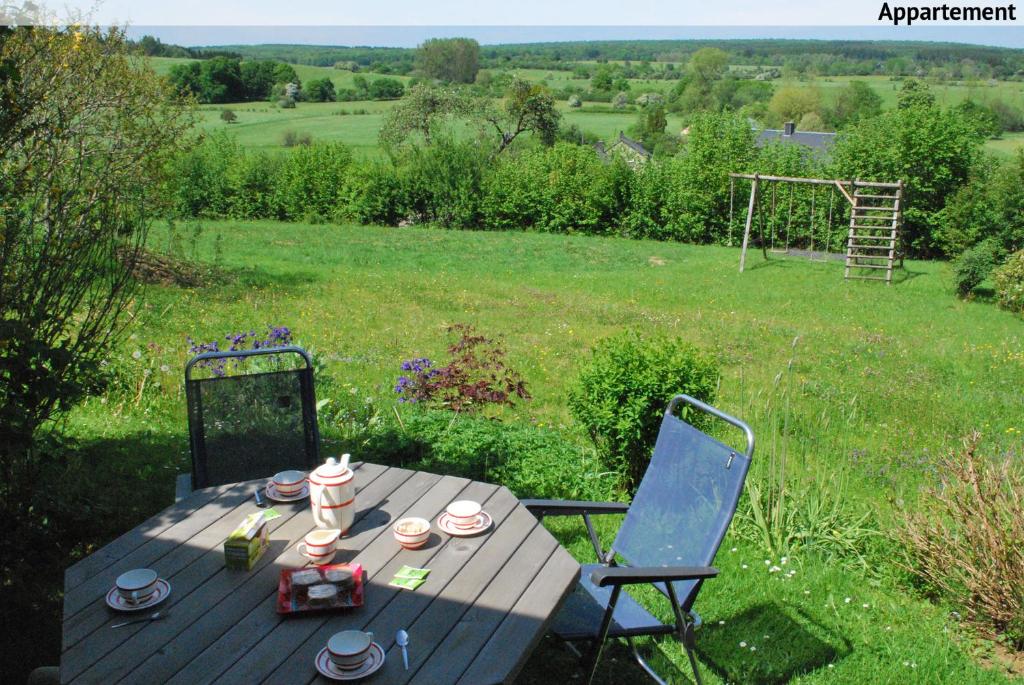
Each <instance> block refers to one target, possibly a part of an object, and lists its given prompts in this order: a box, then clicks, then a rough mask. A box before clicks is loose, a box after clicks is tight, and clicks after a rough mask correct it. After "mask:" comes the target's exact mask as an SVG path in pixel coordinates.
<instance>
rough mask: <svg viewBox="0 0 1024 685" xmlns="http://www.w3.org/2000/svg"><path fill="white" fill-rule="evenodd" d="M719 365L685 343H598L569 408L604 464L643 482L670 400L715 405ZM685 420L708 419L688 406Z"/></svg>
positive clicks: (623, 338) (635, 338) (629, 335)
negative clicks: (688, 398)
mask: <svg viewBox="0 0 1024 685" xmlns="http://www.w3.org/2000/svg"><path fill="white" fill-rule="evenodd" d="M717 382H718V364H717V363H716V362H715V360H714V359H712V358H711V357H710V356H708V355H706V354H704V353H703V352H701V351H700V350H698V349H697V348H695V347H693V346H692V345H689V344H687V343H685V342H683V341H682V340H679V339H674V338H665V337H653V338H643V337H641V336H640V334H639V333H636V332H632V331H627V332H626V333H623V334H621V335H617V336H614V337H611V338H607V339H605V340H603V341H601V342H599V343H598V344H597V345H596V346H595V347H594V351H593V355H592V357H591V359H590V360H589V361H588V362H587V363H586V364H585V365H584V366H583V369H582V370H581V372H580V375H579V378H578V380H577V381H576V383H575V386H574V387H573V388H572V389H571V390H570V392H569V409H570V411H571V412H572V414H573V416H574V417H575V418H576V420H577V421H579V422H580V423H581V424H582V425H583V427H584V428H585V429H586V430H587V432H588V433H589V434H590V437H591V439H592V440H593V441H594V443H595V445H596V446H597V449H598V454H599V455H600V457H601V459H602V462H603V463H604V465H605V466H606V467H607V468H609V469H611V470H614V471H618V472H619V473H622V474H623V475H624V476H625V479H626V484H627V485H628V486H629V487H635V486H636V485H638V484H639V483H640V479H641V478H642V477H643V474H644V471H645V470H646V469H647V464H648V462H650V459H651V450H652V449H653V448H654V442H655V440H656V439H657V437H658V428H659V426H660V424H661V416H662V414H663V412H664V410H665V407H666V405H667V404H668V402H669V400H670V399H671V398H672V397H673V396H674V395H677V394H679V393H686V394H687V395H690V396H692V397H695V398H697V399H699V400H702V401H704V402H712V401H713V400H714V397H715V389H716V385H717ZM682 412H683V413H682V416H683V418H684V419H686V420H687V421H690V422H691V423H694V424H695V425H702V424H703V423H704V421H705V420H706V417H705V416H704V415H703V414H700V413H696V412H693V411H692V410H691V409H690V408H689V407H684V408H683V409H682Z"/></svg>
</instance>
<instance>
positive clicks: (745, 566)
mask: <svg viewBox="0 0 1024 685" xmlns="http://www.w3.org/2000/svg"><path fill="white" fill-rule="evenodd" d="M742 568H750V567H749V566H747V565H746V564H743V566H742Z"/></svg>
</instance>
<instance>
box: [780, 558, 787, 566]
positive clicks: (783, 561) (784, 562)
mask: <svg viewBox="0 0 1024 685" xmlns="http://www.w3.org/2000/svg"><path fill="white" fill-rule="evenodd" d="M779 563H780V564H782V565H783V566H785V565H786V564H788V563H789V557H782V558H781V559H779Z"/></svg>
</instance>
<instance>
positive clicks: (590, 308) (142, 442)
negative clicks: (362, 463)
mask: <svg viewBox="0 0 1024 685" xmlns="http://www.w3.org/2000/svg"><path fill="white" fill-rule="evenodd" d="M332 106H337V105H332ZM338 118H340V119H346V120H347V119H352V118H354V117H338ZM178 231H179V232H176V233H173V234H169V233H168V232H167V231H166V230H165V229H162V228H161V229H159V230H157V231H156V232H154V234H153V235H152V236H151V245H152V246H153V247H154V248H156V249H162V250H166V249H167V248H168V247H169V246H177V249H179V250H180V251H182V252H184V253H186V254H189V255H192V256H195V257H197V258H199V259H201V260H204V261H206V262H211V263H212V262H216V263H217V264H218V268H219V269H220V270H221V271H222V273H223V274H224V275H223V276H222V277H221V280H220V281H219V282H216V283H215V284H214V285H212V286H209V287H204V288H196V289H178V288H171V287H156V286H153V287H150V288H149V289H148V290H147V291H146V293H145V297H144V298H142V299H140V300H139V307H138V309H137V313H136V315H135V317H134V319H133V320H132V322H131V325H130V328H129V330H128V331H127V334H128V335H127V339H126V343H125V345H124V346H123V347H122V348H121V349H120V350H119V351H118V352H117V354H116V355H115V356H114V357H112V358H111V359H110V360H109V363H110V364H111V365H112V368H114V369H116V372H117V378H118V379H119V381H118V388H113V389H111V390H110V391H108V393H107V394H105V395H103V396H100V397H96V398H94V399H90V400H88V401H87V402H85V403H84V404H83V405H81V406H79V407H77V408H76V409H75V410H74V411H73V412H72V414H71V416H70V417H69V420H68V423H67V427H68V431H69V432H70V433H71V434H72V435H73V436H74V437H75V439H76V440H78V441H79V442H80V444H81V445H82V446H83V449H85V450H87V451H89V452H90V453H91V454H94V455H95V461H94V462H93V463H94V466H93V467H91V468H93V469H95V471H94V472H93V476H94V477H95V476H96V474H103V473H112V474H118V475H119V476H120V477H123V478H126V479H128V480H130V481H132V482H137V483H139V484H140V486H141V487H142V490H141V491H140V495H141V496H140V497H139V498H137V501H135V502H133V503H132V504H131V505H130V507H126V508H127V509H131V510H130V511H120V512H119V515H120V516H123V517H124V518H125V519H126V520H127V519H131V518H134V517H141V516H143V515H148V512H149V511H152V510H155V509H158V508H159V507H160V506H162V505H163V504H164V503H166V501H169V499H170V496H171V490H172V487H173V480H174V474H175V473H176V472H180V471H183V470H185V469H187V459H188V457H187V442H186V437H185V435H186V431H185V413H184V400H183V397H182V392H181V388H180V374H181V369H182V368H183V366H184V363H185V361H186V359H187V357H188V351H187V344H186V342H185V339H186V337H188V336H191V337H192V338H194V339H196V340H214V339H220V340H223V339H224V336H225V335H227V334H229V333H231V332H234V331H240V330H249V329H252V328H256V329H259V328H262V327H264V326H266V325H268V324H273V325H287V326H289V327H291V328H292V329H293V330H294V331H295V334H296V337H297V339H298V340H299V341H300V344H303V345H305V346H308V347H311V348H313V349H315V350H316V351H317V352H318V353H319V354H321V355H324V356H325V357H326V358H327V359H328V365H327V369H326V373H328V374H330V376H331V377H333V378H334V379H335V380H336V381H337V383H338V386H336V387H337V388H338V389H337V390H336V392H337V393H338V394H337V395H335V396H331V397H329V398H328V399H332V400H333V401H335V402H343V401H353V398H355V400H358V403H359V404H365V405H366V406H373V407H377V408H379V415H380V416H382V417H389V416H391V415H392V414H393V412H394V409H395V408H398V405H396V404H395V402H394V391H393V389H392V388H393V385H394V382H395V379H396V377H397V376H398V375H399V364H400V362H401V361H402V360H403V359H407V358H410V357H414V356H428V357H437V356H438V355H439V354H441V353H442V352H443V347H444V344H445V337H444V333H443V330H444V327H445V326H446V325H448V324H452V323H456V322H468V323H472V324H474V325H475V326H477V327H478V329H479V330H480V331H482V332H484V333H485V334H487V335H492V336H500V337H502V338H503V339H504V341H505V343H506V346H507V348H508V352H509V362H510V364H512V365H513V366H514V367H515V368H517V369H518V370H520V371H521V372H522V374H523V375H524V377H525V379H526V382H527V384H528V387H529V389H530V391H531V393H532V394H533V399H532V400H531V401H530V402H529V403H526V404H524V405H522V406H521V407H519V408H516V409H511V410H506V411H503V412H501V413H500V415H499V417H500V418H501V419H502V420H503V421H505V422H508V423H517V424H533V425H537V426H541V427H552V426H553V427H555V428H556V430H559V431H562V432H563V433H564V434H565V435H566V436H567V439H569V440H572V441H575V442H576V443H577V444H579V446H580V449H581V450H582V449H585V446H586V440H585V438H584V437H583V436H582V435H581V431H580V429H579V428H578V427H577V426H576V425H575V424H574V423H573V421H572V419H571V417H570V416H569V414H568V413H567V410H566V391H567V387H568V382H569V379H571V378H573V376H574V375H575V373H576V372H577V370H578V368H579V366H580V364H581V362H582V361H583V360H584V359H585V358H586V356H587V351H588V350H589V349H590V347H591V346H592V345H593V344H594V342H595V341H597V340H598V339H600V338H601V337H603V336H606V335H609V334H613V333H616V332H618V331H621V330H623V329H625V328H629V327H635V328H638V329H640V330H642V331H644V332H646V333H653V332H663V333H666V334H669V335H673V336H679V337H682V338H684V339H686V340H689V341H692V342H694V343H696V344H698V345H699V346H701V347H702V348H704V349H706V350H709V351H711V352H713V353H714V354H715V355H716V356H717V357H718V358H719V359H720V362H721V364H722V368H723V376H722V379H721V386H720V392H719V401H718V404H719V405H720V406H721V407H722V408H723V409H725V410H726V411H730V412H733V413H736V414H737V415H739V416H741V417H744V418H746V419H748V420H749V421H751V423H752V425H753V428H754V430H755V432H756V433H757V434H758V439H759V444H760V445H761V447H760V448H759V451H758V453H757V454H756V455H755V467H754V470H753V471H752V475H751V478H758V479H762V478H764V475H765V465H766V464H767V462H768V460H769V459H770V458H771V457H772V456H778V454H779V451H780V450H782V449H785V450H788V452H789V455H790V456H789V458H790V460H791V462H792V463H793V470H794V478H795V479H797V480H798V481H800V482H803V483H805V484H806V485H807V486H808V487H811V488H822V487H835V486H836V484H837V483H842V484H843V489H844V492H845V495H843V503H844V506H846V507H849V508H850V510H851V511H853V512H870V514H871V518H872V520H873V521H875V522H876V523H877V524H878V526H879V527H880V528H881V529H882V530H891V529H892V528H893V526H894V524H895V521H896V518H897V515H898V511H899V510H902V509H906V508H912V507H913V506H914V503H915V502H916V500H917V497H918V493H919V489H920V488H921V486H923V485H925V484H928V483H930V482H932V479H933V478H934V475H933V471H932V470H931V460H932V459H933V457H934V455H936V454H937V453H941V452H943V451H944V450H946V449H948V448H950V447H951V446H954V445H956V444H957V443H958V441H959V438H960V437H961V436H962V435H963V434H965V433H966V432H967V431H969V430H971V429H972V428H978V429H980V430H982V431H983V432H984V433H985V436H986V440H987V445H988V447H989V449H992V450H995V449H1003V448H1009V447H1012V446H1016V447H1017V448H1018V449H1019V448H1021V447H1024V445H1022V444H1021V435H1022V431H1024V424H1022V423H1021V417H1022V415H1024V412H1022V409H1024V399H1022V397H1021V395H1020V392H1019V389H1020V388H1021V387H1022V386H1024V329H1022V328H1021V321H1020V319H1019V318H1017V317H1014V316H1012V315H1010V314H1008V313H1006V312H1003V311H1000V310H998V309H996V308H995V307H993V306H991V304H988V303H985V302H978V301H973V302H972V301H961V300H958V299H956V298H954V297H953V296H952V294H951V293H950V290H951V286H950V284H949V280H948V275H947V269H948V267H947V266H946V265H944V264H939V263H926V262H908V263H907V269H906V271H905V272H903V273H901V274H900V276H899V278H898V282H897V283H896V284H895V285H893V286H891V287H885V286H883V285H879V284H874V283H861V282H849V283H846V282H844V281H843V280H842V267H841V265H840V264H821V263H812V262H807V261H803V260H798V259H793V260H788V259H773V260H770V261H767V262H765V261H763V260H762V259H761V258H760V256H757V257H755V258H754V259H753V262H754V263H753V265H752V266H751V265H749V264H748V271H747V272H746V273H745V274H742V275H740V274H738V273H737V272H736V265H737V260H738V251H737V250H735V249H729V248H720V247H697V246H690V245H680V244H666V243H656V242H644V241H629V240H623V239H601V238H586V237H582V238H581V237H566V236H553V235H538V234H519V233H481V232H447V231H440V230H431V229H421V228H404V229H394V228H375V227H355V226H323V225H318V226H314V225H303V224H279V223H273V222H258V223H242V224H239V223H234V222H210V223H207V224H205V225H204V226H203V227H202V230H196V229H194V228H193V229H191V232H185V233H181V232H180V231H182V229H178ZM787 369H789V370H788V371H787ZM780 378H783V379H785V380H784V382H785V383H788V384H791V385H790V387H791V388H792V393H791V404H790V407H789V409H788V410H787V411H788V412H789V421H788V428H787V430H786V431H785V433H783V432H781V431H780V430H778V426H777V423H775V422H774V420H773V419H772V418H771V415H770V412H768V411H766V407H767V406H768V405H769V404H771V403H772V402H774V401H775V399H777V397H778V390H779V383H780V380H779V379H780ZM136 390H137V392H136ZM112 418H113V419H114V420H111V419H112ZM343 429H344V426H341V425H328V426H322V430H323V431H324V433H325V436H326V438H327V439H328V441H329V444H330V445H335V446H336V445H338V444H339V443H338V441H339V440H341V439H343V437H344V436H343V435H342V434H343V432H344V430H343ZM356 447H357V449H354V450H353V451H354V452H355V456H356V457H357V458H358V457H359V450H358V446H356ZM552 528H553V529H554V530H555V531H556V532H557V533H558V535H559V536H560V537H561V539H562V540H563V542H564V543H565V544H566V545H567V546H569V548H570V549H571V550H572V551H573V553H574V554H577V555H578V556H579V557H580V558H581V559H586V558H588V557H589V554H592V552H589V553H588V549H589V546H588V543H587V542H586V539H585V535H584V534H583V532H582V529H581V528H580V527H578V526H577V527H575V528H573V527H571V526H567V525H562V524H561V523H558V524H557V525H553V526H552ZM602 532H603V533H604V534H605V535H608V534H609V532H610V528H608V527H605V528H603V529H602ZM606 540H607V538H606ZM876 561H877V560H876ZM769 562H771V563H782V561H781V560H780V559H774V560H766V558H765V555H764V553H763V552H759V551H758V548H757V547H755V546H753V545H752V544H751V543H748V542H745V541H743V540H741V539H738V538H737V537H736V536H735V535H730V536H729V537H727V539H726V542H725V544H724V546H723V548H722V551H721V553H720V554H719V557H718V559H717V560H716V563H717V564H718V565H719V566H720V567H721V568H722V570H723V574H722V576H721V577H720V578H719V579H716V580H714V581H711V582H710V583H709V584H708V585H707V587H706V590H705V592H704V593H703V594H702V596H701V598H700V601H699V602H698V606H697V609H698V611H700V613H701V614H702V616H703V617H704V622H705V628H704V629H703V631H702V633H701V635H700V637H699V638H698V645H699V648H700V649H701V659H702V661H703V662H704V664H705V666H707V667H711V668H712V670H713V671H714V675H713V676H712V678H711V679H710V682H715V683H718V682H725V681H732V682H755V681H756V682H776V681H778V679H779V678H780V677H781V676H784V675H785V676H787V677H788V676H792V675H794V674H797V673H803V672H806V674H805V675H801V676H798V677H797V680H798V681H799V682H807V683H836V682H841V683H864V682H890V683H897V682H898V683H938V682H962V683H988V682H993V683H995V682H1005V680H1006V678H1005V675H1003V674H1001V673H1000V671H999V668H998V667H992V668H988V669H986V668H982V667H981V666H979V665H977V659H976V658H975V657H976V656H977V654H973V655H972V651H974V650H975V649H976V648H975V647H974V646H972V645H974V644H975V643H973V642H972V641H970V640H969V639H968V638H966V637H965V636H964V634H963V633H962V632H961V631H960V630H959V628H958V627H957V625H956V623H955V622H954V621H953V620H952V619H951V618H950V617H949V612H948V610H947V609H944V608H942V607H939V606H934V605H932V604H930V603H928V602H926V601H924V600H923V599H919V598H916V597H915V596H914V594H913V592H912V591H910V590H908V589H907V587H906V586H905V585H903V584H901V582H900V581H899V579H898V573H895V572H893V571H892V570H891V569H889V571H888V572H886V571H885V568H886V567H887V566H888V564H883V565H882V566H879V565H877V564H875V563H872V564H871V565H869V567H868V569H867V570H850V569H848V568H844V567H843V566H841V565H839V564H837V563H831V562H826V561H825V560H822V559H819V558H817V557H815V556H812V555H801V556H798V557H795V558H793V559H789V560H787V563H788V565H789V568H792V569H795V570H796V573H795V574H794V575H793V576H791V577H786V578H784V577H782V574H771V573H769V572H768V566H766V564H768V563H769ZM661 613H663V614H664V612H661ZM740 642H743V643H745V644H746V645H748V646H745V647H743V648H741V647H740V646H739V643H740ZM701 645H703V646H702V647H701ZM751 647H754V648H756V652H755V651H754V650H752V649H751ZM664 650H665V653H666V654H667V656H666V658H667V659H669V660H670V661H672V662H673V663H674V664H675V665H676V666H678V667H679V668H680V669H682V670H683V672H685V667H684V664H685V657H682V656H681V654H680V650H679V649H678V647H675V646H672V645H671V644H667V645H666V646H665V647H664ZM982 654H984V652H982ZM606 658H608V659H612V658H614V659H615V661H614V662H613V661H608V662H607V663H608V664H609V665H610V666H611V672H610V675H609V676H608V678H606V679H605V680H604V681H602V682H605V683H612V682H620V683H621V682H634V681H638V680H639V675H638V674H639V672H638V671H637V669H635V668H634V667H631V666H629V665H628V664H627V663H626V657H625V655H624V654H623V653H619V652H616V651H614V650H613V651H612V652H611V653H610V654H609V655H608V656H606ZM764 669H769V670H770V671H771V673H767V671H765V670H764ZM705 673H707V670H705ZM766 673H767V675H766ZM772 673H773V674H774V675H771V674H772ZM553 674H555V675H554V677H553ZM572 677H574V676H573V665H572V662H571V661H570V660H569V659H568V658H567V657H566V656H565V655H564V654H563V653H561V652H560V651H557V650H555V649H553V648H549V647H547V646H545V647H544V648H543V649H541V650H539V651H538V652H537V655H536V656H535V657H534V659H533V660H532V661H531V662H530V663H529V664H528V665H527V668H526V671H525V672H524V674H523V676H522V677H521V682H522V683H549V682H558V681H568V680H570V679H571V678H572ZM673 682H686V680H685V679H684V678H683V677H682V676H679V677H677V678H674V679H673Z"/></svg>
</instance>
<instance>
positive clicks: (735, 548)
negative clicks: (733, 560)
mask: <svg viewBox="0 0 1024 685" xmlns="http://www.w3.org/2000/svg"><path fill="white" fill-rule="evenodd" d="M737 549H738V548H737V547H733V548H732V549H730V550H729V551H730V552H735V551H736V550H737Z"/></svg>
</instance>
